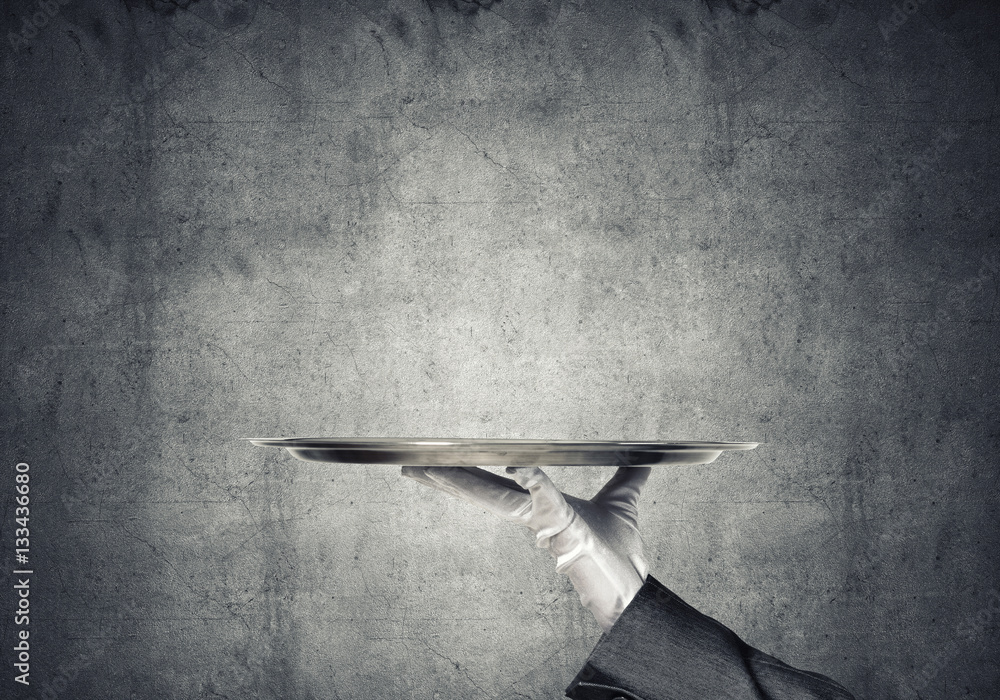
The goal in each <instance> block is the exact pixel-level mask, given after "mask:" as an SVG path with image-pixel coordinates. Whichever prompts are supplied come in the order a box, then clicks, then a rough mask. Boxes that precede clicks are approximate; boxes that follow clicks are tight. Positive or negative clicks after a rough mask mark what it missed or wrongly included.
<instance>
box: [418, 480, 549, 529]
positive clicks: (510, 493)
mask: <svg viewBox="0 0 1000 700" xmlns="http://www.w3.org/2000/svg"><path fill="white" fill-rule="evenodd" d="M402 473H403V476H405V477H409V478H410V479H414V480H416V481H419V482H420V483H422V484H426V485H427V486H431V487H433V488H436V489H438V490H439V491H444V492H445V493H447V494H450V495H452V496H455V497H457V498H461V499H462V500H464V501H468V502H469V503H472V504H474V505H477V506H480V507H481V508H485V509H486V510H488V511H489V512H491V513H493V514H494V515H499V516H500V517H502V518H507V519H509V520H515V521H521V520H523V519H524V517H525V516H526V514H527V513H528V511H529V510H530V509H531V496H530V495H529V494H528V492H527V491H525V490H524V489H523V488H521V487H520V486H518V484H517V483H516V482H514V481H511V480H510V479H505V478H504V477H502V476H498V475H496V474H493V473H492V472H488V471H486V470H485V469H480V468H479V467H403V469H402Z"/></svg>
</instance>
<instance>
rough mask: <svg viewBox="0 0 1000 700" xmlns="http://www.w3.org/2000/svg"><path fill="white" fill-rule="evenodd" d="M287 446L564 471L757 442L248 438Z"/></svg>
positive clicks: (707, 453) (335, 456)
mask: <svg viewBox="0 0 1000 700" xmlns="http://www.w3.org/2000/svg"><path fill="white" fill-rule="evenodd" d="M246 439H247V440H249V441H250V442H252V443H253V444H254V445H257V446H259V447H283V448H285V449H286V450H288V451H289V452H290V453H291V454H292V455H293V456H295V457H298V458H299V459H301V460H305V461H307V462H338V463H346V464H399V465H408V466H414V467H503V466H507V467H535V466H537V467H544V466H549V467H561V466H626V465H634V466H638V465H652V464H708V463H709V462H713V461H715V459H716V457H718V456H719V455H720V454H722V453H723V452H725V451H727V450H752V449H753V448H755V447H757V445H758V443H756V442H687V441H683V442H617V441H593V440H476V439H465V438H456V439H440V440H439V439H431V438H246Z"/></svg>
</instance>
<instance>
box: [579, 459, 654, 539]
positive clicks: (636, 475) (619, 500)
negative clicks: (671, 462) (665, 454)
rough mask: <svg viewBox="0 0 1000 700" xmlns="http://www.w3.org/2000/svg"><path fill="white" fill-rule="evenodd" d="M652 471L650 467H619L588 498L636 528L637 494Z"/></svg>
mask: <svg viewBox="0 0 1000 700" xmlns="http://www.w3.org/2000/svg"><path fill="white" fill-rule="evenodd" d="M652 471H653V470H652V469H651V468H650V467H619V468H618V471H616V472H615V473H614V475H613V476H612V477H611V478H610V479H608V483H606V484H605V485H604V487H603V488H601V490H600V491H598V492H597V495H596V496H594V497H593V498H592V499H590V500H591V502H592V503H594V504H595V505H598V506H601V507H603V508H606V509H607V510H609V511H611V512H612V513H614V514H615V515H617V516H618V517H620V518H622V519H624V520H625V521H626V522H628V523H629V524H630V525H632V527H635V528H638V527H639V494H640V492H641V491H642V487H643V484H645V483H646V480H647V479H648V478H649V474H650V472H652Z"/></svg>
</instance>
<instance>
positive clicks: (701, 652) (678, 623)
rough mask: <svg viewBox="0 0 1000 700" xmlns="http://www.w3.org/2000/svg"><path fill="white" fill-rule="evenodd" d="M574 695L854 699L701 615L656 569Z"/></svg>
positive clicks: (602, 699)
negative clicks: (678, 595)
mask: <svg viewBox="0 0 1000 700" xmlns="http://www.w3.org/2000/svg"><path fill="white" fill-rule="evenodd" d="M566 695H567V696H569V697H570V698H573V699H574V700H618V699H619V698H623V699H624V700H695V699H697V700H722V699H727V700H728V699H730V698H731V699H733V700H737V699H738V700H853V697H852V696H851V694H850V693H849V692H847V690H845V689H844V688H843V687H842V686H841V685H839V684H837V683H835V682H834V681H832V680H830V679H829V678H827V677H826V676H821V675H820V674H818V673H811V672H809V671H800V670H798V669H795V668H792V667H791V666H789V665H788V664H785V663H783V662H781V661H779V660H778V659H776V658H774V657H773V656H768V655H767V654H764V653H763V652H760V651H758V650H756V649H754V648H752V647H750V646H749V645H747V644H746V643H745V642H744V641H743V640H741V639H740V638H739V637H737V636H736V635H735V634H734V633H733V632H732V631H731V630H729V629H727V628H726V627H724V626H723V625H721V624H719V623H718V622H716V621H715V620H713V619H712V618H710V617H707V616H706V615H703V614H701V613H700V612H698V611H697V610H695V609H694V608H692V607H691V606H690V605H688V604H687V603H685V602H684V601H683V600H681V599H680V598H678V597H677V596H676V595H675V594H674V593H673V592H671V591H670V590H668V589H667V588H666V587H665V586H664V585H663V584H661V583H660V582H659V581H657V580H656V579H654V578H653V577H652V576H650V577H648V578H647V579H646V583H645V585H643V587H642V589H641V590H640V591H639V592H638V593H637V594H636V596H635V598H634V599H633V600H632V602H631V603H630V604H629V606H628V607H627V608H626V609H625V611H624V612H623V613H622V615H621V617H620V618H618V621H617V622H616V623H615V626H614V627H613V628H612V629H611V631H610V632H608V633H607V634H605V635H604V636H602V637H601V639H600V641H599V642H598V643H597V646H596V647H595V648H594V651H593V653H591V655H590V658H589V659H588V660H587V664H586V665H585V666H584V668H583V670H582V671H580V673H579V674H577V677H576V678H575V679H574V680H573V682H572V683H571V684H570V686H569V688H567V689H566Z"/></svg>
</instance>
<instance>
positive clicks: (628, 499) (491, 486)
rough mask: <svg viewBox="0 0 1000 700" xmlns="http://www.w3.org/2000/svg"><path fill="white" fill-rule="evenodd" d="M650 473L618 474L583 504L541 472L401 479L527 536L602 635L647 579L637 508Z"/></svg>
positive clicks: (459, 471) (469, 470) (431, 472)
mask: <svg viewBox="0 0 1000 700" xmlns="http://www.w3.org/2000/svg"><path fill="white" fill-rule="evenodd" d="M649 472H650V468H649V467H620V468H619V469H618V471H617V472H615V474H614V476H612V477H611V479H610V480H609V481H608V483H607V484H605V485H604V487H603V488H602V489H601V490H600V491H599V492H598V494H597V495H596V496H594V497H593V498H592V499H590V500H589V501H584V500H582V499H579V498H574V497H573V496H568V495H565V494H563V493H562V492H561V491H559V489H557V488H556V487H555V485H554V484H553V483H552V482H551V481H550V480H549V477H548V476H546V475H545V472H543V471H542V470H541V469H539V468H538V467H507V473H508V474H511V475H513V477H514V481H511V480H510V479H505V478H504V477H502V476H497V475H496V474H493V473H491V472H488V471H485V470H483V469H479V468H478V467H403V476H407V477H410V478H411V479H415V480H417V481H419V482H421V483H424V484H427V485H428V486H433V487H434V488H436V489H439V490H441V491H444V492H445V493H449V494H451V495H453V496H458V497H459V498H462V499H464V500H466V501H469V502H470V503H473V504H475V505H478V506H482V507H483V508H485V509H486V510H488V511H490V512H491V513H494V514H496V515H499V516H500V517H502V518H505V519H507V520H510V521H511V522H514V523H517V524H519V525H524V526H525V527H528V528H530V529H531V530H532V531H533V532H534V533H535V537H536V541H537V544H538V546H539V547H542V548H546V549H548V550H549V552H550V553H551V554H552V556H554V557H555V558H556V571H558V572H560V573H563V574H566V575H567V576H569V579H570V581H571V582H572V583H573V587H574V588H575V589H576V592H577V593H579V594H580V602H582V603H583V605H584V607H586V608H587V609H588V610H590V612H591V613H593V615H594V617H595V618H596V619H597V622H598V624H599V625H600V626H601V628H602V629H603V630H604V631H605V632H607V631H609V630H610V629H611V627H612V626H613V625H614V624H615V621H616V620H617V619H618V616H619V615H621V613H622V611H623V610H624V609H625V608H626V606H628V604H629V603H630V602H631V601H632V598H634V597H635V594H636V593H637V592H638V591H639V589H640V588H642V584H643V582H644V581H645V580H646V574H647V573H648V571H649V567H648V565H647V564H646V559H645V557H643V553H642V538H641V537H640V536H639V529H638V517H639V512H638V509H637V507H636V503H637V502H638V500H639V491H640V490H641V489H642V485H643V484H644V483H646V479H647V478H649ZM522 487H523V488H522Z"/></svg>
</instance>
